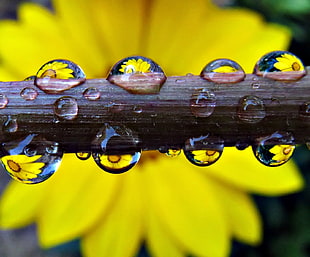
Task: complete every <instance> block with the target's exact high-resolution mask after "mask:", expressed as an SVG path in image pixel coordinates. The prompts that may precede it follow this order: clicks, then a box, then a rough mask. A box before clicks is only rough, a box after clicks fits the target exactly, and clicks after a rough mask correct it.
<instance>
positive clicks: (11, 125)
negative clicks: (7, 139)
mask: <svg viewBox="0 0 310 257" xmlns="http://www.w3.org/2000/svg"><path fill="white" fill-rule="evenodd" d="M17 130H18V123H17V118H15V117H11V116H8V118H7V120H6V122H5V123H4V124H3V131H4V132H8V133H15V132H16V131H17Z"/></svg>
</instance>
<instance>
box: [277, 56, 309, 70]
mask: <svg viewBox="0 0 310 257" xmlns="http://www.w3.org/2000/svg"><path fill="white" fill-rule="evenodd" d="M276 60H277V62H276V63H275V64H274V67H275V68H276V69H278V70H280V71H303V70H304V65H303V64H302V63H301V61H300V60H299V59H298V58H296V57H295V56H294V55H291V54H282V55H281V57H277V58H276Z"/></svg>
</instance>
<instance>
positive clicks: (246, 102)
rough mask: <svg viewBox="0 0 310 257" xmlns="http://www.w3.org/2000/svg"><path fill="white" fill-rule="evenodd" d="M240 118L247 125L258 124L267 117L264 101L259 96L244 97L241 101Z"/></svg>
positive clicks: (238, 111) (238, 112)
mask: <svg viewBox="0 0 310 257" xmlns="http://www.w3.org/2000/svg"><path fill="white" fill-rule="evenodd" d="M237 115H238V118H239V119H240V120H241V121H243V122H245V123H252V124H253V123H258V122H260V121H261V120H263V119H264V118H265V117H266V110H265V105H264V102H263V100H261V99H260V98H259V97H257V96H252V95H249V96H244V97H242V98H241V99H240V101H239V106H238V110H237Z"/></svg>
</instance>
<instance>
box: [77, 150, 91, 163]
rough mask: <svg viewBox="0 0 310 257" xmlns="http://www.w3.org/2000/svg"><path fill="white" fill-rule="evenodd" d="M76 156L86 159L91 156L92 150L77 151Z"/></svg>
mask: <svg viewBox="0 0 310 257" xmlns="http://www.w3.org/2000/svg"><path fill="white" fill-rule="evenodd" d="M75 155H76V157H77V158H78V159H80V160H82V161H85V160H87V159H89V158H90V156H91V153H90V152H77V153H75Z"/></svg>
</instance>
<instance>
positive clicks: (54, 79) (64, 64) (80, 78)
mask: <svg viewBox="0 0 310 257" xmlns="http://www.w3.org/2000/svg"><path fill="white" fill-rule="evenodd" d="M85 78H86V76H85V73H84V72H83V70H82V69H81V67H80V66H78V65H77V64H75V63H73V62H71V61H68V60H63V59H56V60H52V61H49V62H47V63H45V64H44V65H43V66H42V67H41V68H40V69H39V70H38V72H37V74H36V79H35V85H36V86H37V87H38V88H40V89H41V90H43V91H44V92H46V93H49V94H57V93H59V92H63V91H65V90H68V89H70V88H73V87H75V86H77V85H80V84H82V83H83V82H84V81H85Z"/></svg>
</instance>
